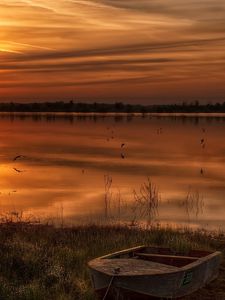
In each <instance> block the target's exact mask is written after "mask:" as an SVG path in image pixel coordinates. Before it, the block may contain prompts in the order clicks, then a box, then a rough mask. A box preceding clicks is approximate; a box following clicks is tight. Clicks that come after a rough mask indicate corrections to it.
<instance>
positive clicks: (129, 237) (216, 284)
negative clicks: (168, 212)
mask: <svg viewBox="0 0 225 300" xmlns="http://www.w3.org/2000/svg"><path fill="white" fill-rule="evenodd" d="M0 239H1V244H0V254H1V258H2V262H1V269H0V298H1V299H59V300H60V299H77V300H79V299H80V300H94V299H96V298H95V295H94V293H93V290H92V287H91V283H90V278H89V272H88V269H87V262H88V261H89V260H91V259H93V258H95V257H98V256H102V255H104V254H107V253H111V252H114V251H118V250H122V249H126V248H128V247H134V246H138V245H143V244H146V245H155V246H165V247H171V248H172V249H174V250H179V251H184V252H185V251H188V250H190V249H202V250H218V251H222V252H223V254H224V253H225V250H224V249H225V234H224V233H219V232H218V233H215V234H214V235H213V234H211V233H208V232H205V231H194V230H188V229H184V230H183V231H178V230H175V229H172V228H160V227H158V228H157V227H151V228H149V229H141V228H132V227H128V226H123V227H122V226H116V225H104V226H103V225H94V224H93V225H84V226H74V227H54V226H52V225H45V224H37V225H32V224H30V223H26V222H21V223H13V222H8V223H3V224H0ZM224 284H225V260H224V258H223V261H222V264H221V268H220V275H219V277H218V279H216V280H215V281H213V282H212V283H211V284H209V285H208V286H206V287H205V288H203V289H201V290H199V291H198V292H196V293H194V294H192V295H191V296H189V297H185V298H184V300H191V299H192V300H197V299H198V300H199V299H204V300H209V299H218V300H219V299H221V300H222V299H225V290H224ZM15 295H16V298H15Z"/></svg>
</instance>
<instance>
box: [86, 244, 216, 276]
mask: <svg viewBox="0 0 225 300" xmlns="http://www.w3.org/2000/svg"><path fill="white" fill-rule="evenodd" d="M143 248H147V246H145V245H142V246H137V247H133V248H129V249H125V250H121V251H117V252H113V253H110V254H107V255H104V256H101V257H98V258H95V259H93V260H91V261H89V262H88V267H89V268H90V269H94V270H95V271H97V272H100V273H104V274H105V275H107V276H112V275H113V276H115V277H134V276H135V277H138V276H164V275H167V274H176V273H177V274H178V273H181V272H186V271H187V270H190V269H193V268H195V267H197V266H199V265H201V264H203V263H205V262H206V261H208V260H211V259H212V258H214V257H217V256H218V257H220V259H221V257H222V252H220V251H214V252H211V253H210V252H209V254H208V255H206V256H203V257H199V258H196V261H194V262H190V263H188V264H187V265H184V266H182V267H175V268H178V269H179V270H177V269H176V270H171V271H165V272H163V273H161V274H160V273H158V274H157V273H155V274H149V275H147V274H146V273H145V274H141V273H140V274H133V275H132V274H122V273H118V274H109V273H106V272H104V271H101V270H99V269H96V267H97V266H99V262H100V261H101V260H106V261H107V260H108V261H111V259H112V258H113V257H115V256H117V255H122V254H128V253H130V252H132V251H135V250H140V249H143ZM155 248H157V247H155ZM158 248H159V247H158ZM199 251H200V250H199ZM130 259H131V258H127V260H130ZM162 265H163V264H162ZM164 265H166V264H164Z"/></svg>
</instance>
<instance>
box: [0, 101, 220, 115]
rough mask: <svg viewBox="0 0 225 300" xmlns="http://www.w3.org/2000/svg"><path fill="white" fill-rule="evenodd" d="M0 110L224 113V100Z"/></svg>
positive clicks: (4, 108) (6, 106) (0, 107)
mask: <svg viewBox="0 0 225 300" xmlns="http://www.w3.org/2000/svg"><path fill="white" fill-rule="evenodd" d="M0 111H1V112H80V113H83V112H84V113H85V112H93V113H109V112H115V113H117V112H118V113H225V102H223V103H214V104H212V103H209V104H200V103H199V102H198V101H195V102H192V103H182V104H159V105H141V104H124V103H122V102H115V103H113V104H109V103H97V102H94V103H82V102H73V101H69V102H64V101H57V102H33V103H14V102H11V103H0Z"/></svg>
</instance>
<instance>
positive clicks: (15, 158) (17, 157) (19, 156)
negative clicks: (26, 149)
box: [13, 155, 25, 161]
mask: <svg viewBox="0 0 225 300" xmlns="http://www.w3.org/2000/svg"><path fill="white" fill-rule="evenodd" d="M19 158H25V156H24V155H17V156H15V157H14V158H13V161H16V160H17V159H19Z"/></svg>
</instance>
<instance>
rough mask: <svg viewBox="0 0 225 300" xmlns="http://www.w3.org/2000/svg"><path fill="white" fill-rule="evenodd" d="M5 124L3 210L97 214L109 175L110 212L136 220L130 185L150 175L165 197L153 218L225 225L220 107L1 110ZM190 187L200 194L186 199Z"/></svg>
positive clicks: (80, 216) (0, 136)
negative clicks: (197, 111)
mask: <svg viewBox="0 0 225 300" xmlns="http://www.w3.org/2000/svg"><path fill="white" fill-rule="evenodd" d="M0 126H1V127H0V128H1V130H0V143H1V148H0V149H1V150H0V159H1V161H0V162H1V165H0V168H1V173H0V176H1V178H0V191H1V194H0V205H1V211H2V212H5V211H13V212H15V211H23V213H24V214H32V215H35V216H39V217H40V218H50V219H51V218H60V217H61V218H62V214H63V218H65V221H67V222H80V221H81V220H99V219H101V218H104V213H105V205H104V199H105V191H104V176H105V175H107V176H110V177H111V178H112V185H111V193H112V198H111V201H110V206H109V214H110V217H111V218H112V219H113V218H114V219H116V218H117V219H118V218H119V219H120V220H121V221H122V220H127V221H128V220H129V221H131V220H132V218H133V216H132V205H133V202H134V195H133V191H134V190H135V189H136V190H138V189H139V187H140V186H141V185H142V184H143V183H144V182H146V179H147V178H150V179H151V181H152V182H153V183H154V184H155V185H156V186H157V189H158V191H159V193H160V199H161V201H160V203H159V207H158V214H157V218H156V219H157V220H156V221H159V222H163V223H164V224H167V223H173V224H174V223H177V224H190V225H192V226H196V227H198V226H200V227H204V228H223V229H225V220H224V208H225V202H224V201H225V200H224V195H225V168H224V167H225V142H224V138H223V136H224V127H225V116H223V115H221V114H217V115H210V116H209V115H205V114H204V115H198V116H195V115H193V116H191V117H187V116H184V115H183V116H177V115H174V116H172V117H168V116H166V115H140V116H137V115H134V114H128V115H126V114H121V115H117V116H113V115H110V114H107V115H96V114H95V115H93V114H89V115H86V116H84V115H80V114H57V115H56V114H49V113H48V114H0ZM123 144H124V145H123ZM122 145H123V146H122ZM203 145H204V147H203ZM121 146H122V148H121ZM18 155H23V156H24V157H20V158H19V159H17V160H14V158H15V157H16V156H18ZM122 155H123V156H122ZM20 171H21V172H20ZM190 190H191V191H194V192H193V193H194V194H195V196H192V197H191V198H193V197H197V196H196V195H197V194H198V195H199V196H198V197H199V199H198V200H196V199H195V200H193V199H192V200H189V202H185V201H187V195H188V193H190ZM118 193H119V194H120V196H118ZM194 194H193V195H194ZM189 197H190V196H189ZM185 199H186V200H185ZM200 199H201V200H200ZM196 201H197V202H196ZM119 203H120V204H119ZM121 203H122V204H121ZM203 204H204V205H203ZM196 206H197V210H198V213H197V214H196V211H195V207H196Z"/></svg>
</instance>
